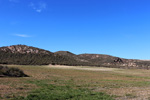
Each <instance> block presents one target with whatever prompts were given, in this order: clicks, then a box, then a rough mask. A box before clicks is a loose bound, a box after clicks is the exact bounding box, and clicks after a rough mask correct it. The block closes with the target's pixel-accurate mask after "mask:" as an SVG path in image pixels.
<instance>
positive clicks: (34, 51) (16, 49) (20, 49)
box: [0, 45, 51, 54]
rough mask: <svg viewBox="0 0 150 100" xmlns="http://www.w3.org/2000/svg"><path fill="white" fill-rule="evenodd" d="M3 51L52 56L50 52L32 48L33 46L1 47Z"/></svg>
mask: <svg viewBox="0 0 150 100" xmlns="http://www.w3.org/2000/svg"><path fill="white" fill-rule="evenodd" d="M0 50H1V51H4V52H11V53H21V54H25V53H32V54H40V53H42V54H50V53H51V52H50V51H47V50H43V49H39V48H35V47H31V46H26V45H12V46H6V47H1V48H0Z"/></svg>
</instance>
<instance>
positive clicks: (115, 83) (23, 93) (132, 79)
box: [0, 65, 150, 100]
mask: <svg viewBox="0 0 150 100" xmlns="http://www.w3.org/2000/svg"><path fill="white" fill-rule="evenodd" d="M8 67H17V68H19V69H21V70H23V71H24V73H26V74H27V75H29V76H30V77H19V78H16V77H0V99H1V100H36V99H37V98H40V99H39V100H42V99H41V98H43V100H44V97H42V96H46V95H51V96H52V97H53V99H51V100H56V99H57V100H61V98H62V100H65V99H64V98H66V97H67V96H68V97H67V98H68V100H78V99H79V100H91V99H93V100H98V98H99V97H98V95H99V94H98V93H104V94H103V96H104V97H103V98H102V100H113V99H116V100H150V70H144V69H118V68H105V67H89V66H60V65H47V66H30V65H8ZM50 86H51V88H50V89H49V90H50V91H49V90H48V88H49V87H50ZM63 86H65V87H63ZM52 87H53V88H52ZM55 89H56V90H55ZM82 89H83V90H82ZM84 89H86V90H84ZM41 91H42V92H41ZM85 91H88V92H85ZM89 91H90V92H89ZM49 92H51V93H52V92H53V93H54V94H48V93H49ZM71 92H72V93H71ZM70 93H71V94H70ZM86 93H87V94H86ZM57 94H58V95H57ZM79 94H80V95H79ZM81 94H82V95H85V97H83V96H81ZM37 95H38V96H39V97H37ZM40 95H41V96H40ZM60 95H61V97H59V96H60ZM74 95H76V96H75V97H74ZM109 96H110V97H109ZM35 97H36V98H35ZM54 97H56V98H54ZM57 97H59V98H60V99H59V98H57ZM79 97H80V98H79ZM33 98H34V99H33ZM47 98H51V97H47ZM47 100H48V99H47Z"/></svg>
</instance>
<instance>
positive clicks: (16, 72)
mask: <svg viewBox="0 0 150 100" xmlns="http://www.w3.org/2000/svg"><path fill="white" fill-rule="evenodd" d="M0 75H1V76H9V77H28V75H26V74H24V72H23V71H22V70H20V69H18V68H9V67H7V66H0Z"/></svg>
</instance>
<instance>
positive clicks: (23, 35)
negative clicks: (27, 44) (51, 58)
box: [14, 34, 31, 38]
mask: <svg viewBox="0 0 150 100" xmlns="http://www.w3.org/2000/svg"><path fill="white" fill-rule="evenodd" d="M14 36H18V37H23V38H27V37H31V36H29V35H26V34H14Z"/></svg>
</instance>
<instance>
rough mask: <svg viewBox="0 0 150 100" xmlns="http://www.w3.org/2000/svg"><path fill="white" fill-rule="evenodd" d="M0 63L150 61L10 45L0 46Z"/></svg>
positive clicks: (134, 64) (136, 64) (138, 64)
mask: <svg viewBox="0 0 150 100" xmlns="http://www.w3.org/2000/svg"><path fill="white" fill-rule="evenodd" d="M0 64H29V65H30V64H31V65H47V64H59V65H72V66H79V65H80V66H99V67H100V66H103V67H119V68H146V69H148V68H149V66H150V61H145V60H144V61H143V60H138V59H125V58H120V57H115V56H111V55H105V54H88V53H85V54H78V55H76V54H74V53H72V52H70V51H57V52H51V51H48V50H44V49H40V48H36V47H32V46H27V45H11V46H3V47H0Z"/></svg>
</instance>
